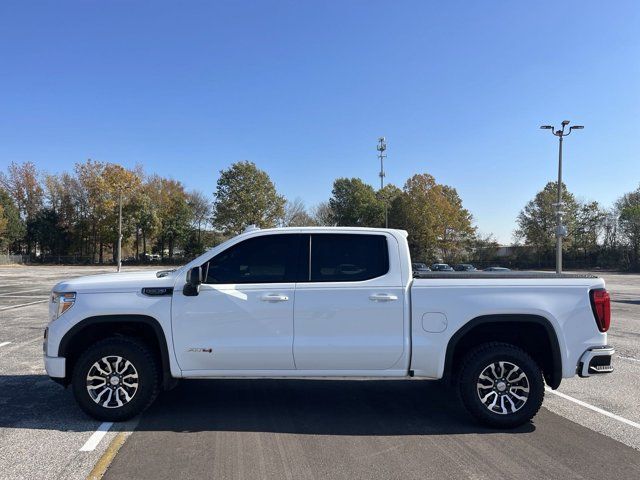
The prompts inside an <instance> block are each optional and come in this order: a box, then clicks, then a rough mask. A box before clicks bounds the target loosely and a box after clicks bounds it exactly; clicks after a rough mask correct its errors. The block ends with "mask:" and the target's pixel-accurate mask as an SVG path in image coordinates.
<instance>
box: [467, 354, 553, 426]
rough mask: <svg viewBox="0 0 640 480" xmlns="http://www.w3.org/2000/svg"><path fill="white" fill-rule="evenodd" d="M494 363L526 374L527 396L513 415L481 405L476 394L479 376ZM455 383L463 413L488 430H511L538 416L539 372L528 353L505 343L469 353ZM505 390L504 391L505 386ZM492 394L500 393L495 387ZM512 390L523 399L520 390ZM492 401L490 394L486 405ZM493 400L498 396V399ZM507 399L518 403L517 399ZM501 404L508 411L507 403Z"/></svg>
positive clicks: (541, 385) (541, 387) (541, 394)
mask: <svg viewBox="0 0 640 480" xmlns="http://www.w3.org/2000/svg"><path fill="white" fill-rule="evenodd" d="M497 362H508V363H510V364H513V365H516V366H517V367H518V368H519V369H520V370H521V371H522V372H524V374H525V375H526V379H527V385H528V388H529V392H528V397H527V399H526V401H525V402H524V405H522V406H521V407H520V408H519V409H518V410H517V411H515V412H511V411H509V412H508V413H496V412H495V411H493V410H491V409H490V408H489V407H488V406H487V405H485V403H483V402H482V400H481V397H480V393H479V392H478V381H479V379H480V375H481V374H482V373H483V371H485V368H487V367H489V366H490V365H492V364H496V363H497ZM507 365H508V364H507ZM496 370H498V371H499V368H496ZM485 372H486V371H485ZM498 373H500V372H498ZM503 373H504V371H503ZM498 376H500V375H498ZM514 378H515V377H514ZM498 380H500V379H498ZM521 382H522V381H521ZM457 383H458V393H459V395H460V399H461V400H462V403H463V405H464V406H465V408H466V409H467V411H468V412H469V413H470V414H471V415H472V416H473V417H474V418H475V419H476V420H477V421H479V422H480V423H482V424H483V425H486V426H489V427H492V428H515V427H518V426H520V425H523V424H525V423H527V422H529V421H530V420H531V419H532V418H533V417H534V416H535V415H536V414H537V413H538V410H539V409H540V407H541V406H542V401H543V399H544V379H543V376H542V370H541V369H540V367H539V366H538V364H537V363H536V362H535V361H534V360H533V359H532V358H531V356H530V355H529V354H528V353H526V352H525V351H524V350H522V349H520V348H518V347H516V346H514V345H511V344H508V343H499V342H491V343H485V344H482V345H479V346H478V347H476V348H474V349H473V350H471V351H470V352H469V353H468V354H467V355H466V356H465V357H464V359H463V361H462V366H461V368H460V370H459V375H458V382H457ZM482 383H483V384H487V385H491V384H492V383H491V382H488V381H485V380H483V381H482ZM498 383H500V382H493V384H494V385H498ZM509 385H510V384H509ZM506 388H507V390H506V391H507V392H508V388H509V387H506ZM516 388H517V387H516ZM490 390H491V389H487V390H482V394H485V392H488V391H490ZM495 391H496V395H500V394H501V393H502V392H499V391H498V390H497V386H496V388H495ZM514 391H515V392H516V393H518V394H519V396H524V395H523V390H522V389H516V390H514ZM502 395H506V393H502ZM493 398H496V397H494V396H493V394H492V395H491V397H489V399H487V402H488V403H491V402H492V401H493ZM497 398H500V397H499V396H498V397H497ZM511 398H512V399H514V400H515V401H516V402H518V400H517V399H515V398H513V397H511ZM505 400H507V399H505ZM505 405H507V407H508V408H507V410H511V404H510V403H509V402H508V401H505ZM494 408H496V409H500V407H499V406H495V407H494Z"/></svg>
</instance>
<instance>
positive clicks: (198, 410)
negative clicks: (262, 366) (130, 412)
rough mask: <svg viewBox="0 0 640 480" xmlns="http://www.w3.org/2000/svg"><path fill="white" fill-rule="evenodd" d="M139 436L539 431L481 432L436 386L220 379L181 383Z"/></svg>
mask: <svg viewBox="0 0 640 480" xmlns="http://www.w3.org/2000/svg"><path fill="white" fill-rule="evenodd" d="M136 430H138V431H141V430H142V431H144V430H147V431H174V432H201V431H241V432H275V433H293V434H309V435H431V434H433V435H443V434H454V433H455V434H466V433H470V434H471V433H473V434H478V433H529V432H533V431H534V430H535V426H534V424H533V423H528V424H525V425H524V426H522V427H520V428H518V429H515V430H495V429H488V428H484V427H482V426H480V425H478V424H477V423H475V422H474V421H473V419H472V418H471V417H470V416H469V415H468V414H467V413H466V412H465V411H464V410H463V408H462V406H461V405H460V403H459V401H458V399H457V397H456V395H455V394H454V393H453V392H452V391H451V390H450V389H447V388H445V387H444V385H442V384H440V383H436V382H427V381H419V380H299V379H298V380H292V379H287V380H284V379H260V380H255V379H254V380H244V379H233V380H232V379H220V380H188V381H182V382H181V383H180V384H179V385H178V387H176V388H175V389H174V390H172V391H169V392H165V393H164V394H162V395H161V396H160V397H159V398H158V399H157V400H156V403H155V404H154V405H153V406H152V407H151V408H150V409H149V410H148V411H147V412H146V413H145V414H143V416H142V418H141V420H140V423H139V424H138V427H137V428H136Z"/></svg>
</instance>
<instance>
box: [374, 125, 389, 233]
mask: <svg viewBox="0 0 640 480" xmlns="http://www.w3.org/2000/svg"><path fill="white" fill-rule="evenodd" d="M376 150H378V158H379V159H380V174H379V175H380V192H381V193H382V189H383V188H384V176H385V175H384V159H385V158H386V157H387V155H386V154H385V153H384V152H386V151H387V143H386V139H385V138H384V137H380V138H378V146H377V147H376ZM383 196H384V194H383ZM382 201H383V202H384V228H389V217H388V213H387V200H386V199H385V198H383V199H382Z"/></svg>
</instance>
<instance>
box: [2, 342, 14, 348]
mask: <svg viewBox="0 0 640 480" xmlns="http://www.w3.org/2000/svg"><path fill="white" fill-rule="evenodd" d="M10 343H11V342H2V343H0V347H4V346H5V345H9V344H10Z"/></svg>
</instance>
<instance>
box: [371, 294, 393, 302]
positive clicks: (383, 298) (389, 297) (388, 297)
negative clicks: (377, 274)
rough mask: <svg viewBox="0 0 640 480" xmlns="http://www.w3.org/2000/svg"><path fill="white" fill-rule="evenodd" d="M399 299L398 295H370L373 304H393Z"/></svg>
mask: <svg viewBox="0 0 640 480" xmlns="http://www.w3.org/2000/svg"><path fill="white" fill-rule="evenodd" d="M397 299H398V296H397V295H391V294H389V293H374V294H373V295H369V300H371V301H372V302H393V301H394V300H397Z"/></svg>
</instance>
